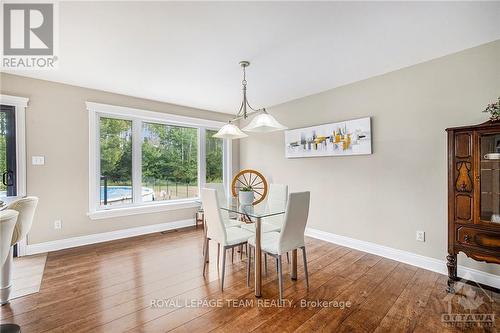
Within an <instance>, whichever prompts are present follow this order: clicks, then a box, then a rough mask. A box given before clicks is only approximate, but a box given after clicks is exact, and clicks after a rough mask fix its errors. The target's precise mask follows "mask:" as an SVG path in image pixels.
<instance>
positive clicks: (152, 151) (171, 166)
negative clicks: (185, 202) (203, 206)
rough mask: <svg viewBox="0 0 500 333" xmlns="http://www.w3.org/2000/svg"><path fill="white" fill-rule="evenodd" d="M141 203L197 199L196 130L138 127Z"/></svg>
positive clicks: (151, 124)
mask: <svg viewBox="0 0 500 333" xmlns="http://www.w3.org/2000/svg"><path fill="white" fill-rule="evenodd" d="M142 140H143V143H142V191H143V193H142V194H143V195H142V200H143V201H152V200H154V201H162V200H174V199H185V198H195V197H198V130H197V129H196V128H189V127H177V126H169V125H164V124H154V123H143V125H142Z"/></svg>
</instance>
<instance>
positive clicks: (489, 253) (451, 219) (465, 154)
mask: <svg viewBox="0 0 500 333" xmlns="http://www.w3.org/2000/svg"><path fill="white" fill-rule="evenodd" d="M446 131H447V132H448V256H447V266H448V277H449V278H448V292H454V291H455V290H454V288H453V285H454V281H456V280H457V254H458V253H459V252H463V253H465V254H466V255H467V256H468V257H470V258H473V259H475V260H478V261H485V262H488V263H496V264H500V121H497V122H492V121H488V122H486V123H484V124H480V125H476V126H464V127H455V128H448V129H447V130H446Z"/></svg>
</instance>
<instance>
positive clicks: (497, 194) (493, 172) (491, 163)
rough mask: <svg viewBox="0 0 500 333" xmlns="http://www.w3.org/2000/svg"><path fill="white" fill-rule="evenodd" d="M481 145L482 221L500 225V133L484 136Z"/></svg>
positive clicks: (480, 141)
mask: <svg viewBox="0 0 500 333" xmlns="http://www.w3.org/2000/svg"><path fill="white" fill-rule="evenodd" d="M479 145H480V154H481V155H480V184H479V185H480V193H481V197H480V212H479V214H480V216H479V217H480V219H481V221H482V222H490V223H500V133H498V134H483V135H480V137H479Z"/></svg>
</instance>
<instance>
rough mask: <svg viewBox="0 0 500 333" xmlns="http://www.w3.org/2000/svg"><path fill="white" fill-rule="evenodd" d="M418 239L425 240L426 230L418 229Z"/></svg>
mask: <svg viewBox="0 0 500 333" xmlns="http://www.w3.org/2000/svg"><path fill="white" fill-rule="evenodd" d="M417 240H418V241H419V242H425V231H418V230H417Z"/></svg>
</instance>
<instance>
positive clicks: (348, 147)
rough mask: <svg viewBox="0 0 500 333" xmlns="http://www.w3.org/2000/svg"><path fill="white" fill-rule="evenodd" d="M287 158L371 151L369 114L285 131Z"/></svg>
mask: <svg viewBox="0 0 500 333" xmlns="http://www.w3.org/2000/svg"><path fill="white" fill-rule="evenodd" d="M285 146H286V147H285V150H286V151H285V155H286V157H287V158H296V157H316V156H346V155H367V154H371V153H372V133H371V120H370V117H366V118H360V119H354V120H347V121H342V122H338V123H330V124H324V125H318V126H311V127H304V128H296V129H292V130H287V131H285Z"/></svg>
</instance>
